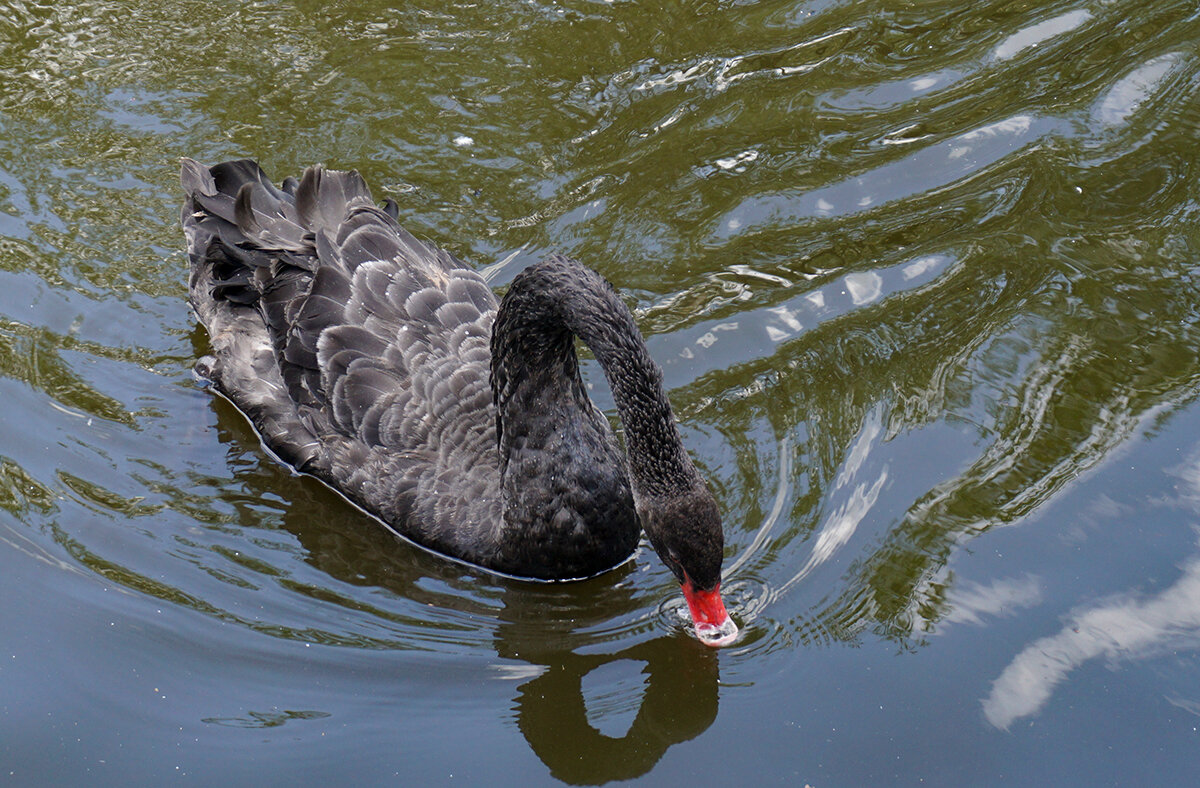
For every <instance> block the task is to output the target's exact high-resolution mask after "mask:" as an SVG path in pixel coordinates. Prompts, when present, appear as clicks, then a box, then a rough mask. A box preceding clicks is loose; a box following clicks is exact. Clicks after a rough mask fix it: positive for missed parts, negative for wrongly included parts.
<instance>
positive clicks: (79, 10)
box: [0, 0, 1200, 786]
mask: <svg viewBox="0 0 1200 788" xmlns="http://www.w3.org/2000/svg"><path fill="white" fill-rule="evenodd" d="M1197 40H1200V14H1198V13H1197V11H1196V9H1195V7H1194V4H1188V3H1182V2H1169V1H1168V0H1150V2H1142V3H1133V2H1127V1H1126V0H1114V1H1113V2H1092V3H1079V2H1057V3H1036V4H1011V3H1000V2H982V3H951V2H931V3H922V4H915V5H914V4H911V3H893V2H855V3H851V2H829V1H828V0H819V1H817V2H774V1H771V2H760V3H750V4H745V3H734V2H700V1H696V2H671V3H665V4H645V3H633V2H625V0H610V1H603V2H602V1H599V0H597V1H596V2H590V1H589V0H570V1H569V2H562V3H549V2H540V0H526V1H525V2H499V3H484V4H468V3H450V4H446V3H442V2H436V3H435V2H414V3H406V4H402V5H400V6H399V7H393V6H391V5H387V4H383V3H378V2H358V3H339V4H329V3H318V2H306V1H303V0H293V1H292V2H282V1H281V2H254V3H242V2H216V3H212V2H209V3H196V2H181V1H179V0H175V1H172V2H160V3H147V2H116V1H115V0H108V1H103V0H92V1H91V2H83V3H72V4H65V3H49V2H45V3H39V2H27V1H25V0H0V401H3V402H4V404H5V406H4V409H3V415H2V416H0V600H2V604H0V779H2V780H3V781H4V782H6V784H7V783H11V784H14V785H43V784H51V783H56V784H88V785H97V784H114V785H115V784H121V785H126V784H129V783H130V782H133V781H137V782H145V783H154V784H158V783H163V782H166V781H168V780H171V779H174V778H183V779H190V780H192V781H200V782H204V783H222V784H243V783H250V782H253V783H255V784H261V783H269V784H271V783H284V782H287V783H296V782H300V783H306V784H343V783H351V782H353V783H356V784H375V783H382V782H389V781H394V780H395V779H396V778H397V777H400V778H402V779H404V780H405V781H406V782H412V783H417V782H420V783H422V784H424V783H436V784H444V783H450V782H465V783H468V784H480V783H487V784H496V783H497V782H499V783H504V784H513V785H529V784H555V783H561V782H565V783H571V784H600V783H605V782H609V781H613V780H631V779H637V778H645V779H646V780H647V781H648V782H653V783H655V784H678V783H681V782H682V781H684V780H693V781H698V780H699V781H705V782H711V781H714V780H730V779H743V780H744V779H745V775H747V774H752V775H754V777H755V779H756V781H760V782H763V783H777V784H788V785H803V784H805V783H809V784H812V785H816V786H831V785H847V786H854V785H871V784H903V785H908V784H917V783H924V784H935V785H936V784H942V785H963V784H995V783H1000V782H1013V783H1017V784H1077V785H1108V784H1129V783H1132V784H1138V785H1147V784H1162V785H1181V784H1188V783H1190V782H1194V781H1195V780H1196V779H1197V778H1200V760H1197V758H1196V757H1195V752H1196V747H1197V744H1198V743H1200V732H1198V731H1200V670H1198V669H1197V668H1198V665H1197V662H1198V661H1200V651H1198V650H1197V644H1200V530H1198V528H1197V525H1198V523H1200V405H1198V404H1197V396H1196V395H1197V392H1200V374H1198V369H1200V367H1198V364H1197V360H1198V359H1197V356H1198V355H1200V310H1198V308H1197V304H1200V231H1198V230H1197V229H1196V227H1197V215H1198V213H1200V210H1198V208H1200V199H1198V198H1200V187H1198V185H1197V184H1200V177H1198V174H1197V172H1196V155H1195V151H1196V129H1197V128H1200V56H1198V55H1197V52H1196V48H1195V42H1196V41H1197ZM184 155H188V156H193V157H196V158H198V159H200V160H202V161H205V162H208V163H213V162H216V161H218V160H222V159H226V158H233V157H241V156H252V157H255V158H257V159H259V160H260V161H261V162H262V164H263V166H264V167H265V168H266V170H267V171H268V172H269V173H271V174H272V175H274V176H275V177H276V178H282V177H283V176H285V175H288V174H297V173H298V172H299V171H300V170H301V169H302V168H303V167H304V166H306V165H308V164H311V163H315V162H324V163H326V164H328V165H330V166H334V167H339V168H355V169H358V170H360V171H361V172H362V173H363V175H364V176H365V177H366V179H367V181H368V182H369V183H371V184H372V185H373V187H374V189H375V193H376V195H377V197H379V198H380V199H382V198H383V197H385V196H390V197H392V198H394V199H396V200H397V202H398V203H399V204H400V206H401V207H400V211H401V219H402V221H403V222H404V223H405V224H406V226H408V227H409V228H410V229H412V230H413V231H414V232H415V233H417V234H418V235H420V236H422V237H424V238H427V239H429V240H432V241H434V242H436V243H438V244H440V245H442V246H444V247H446V248H448V249H450V250H451V251H453V252H454V253H455V254H457V255H459V256H460V257H462V258H463V259H465V260H467V261H469V262H470V263H471V264H472V265H474V266H476V267H478V268H479V269H480V270H483V271H485V272H486V274H487V276H488V277H489V278H490V281H492V282H493V283H494V284H495V285H496V286H497V287H500V288H502V287H503V286H504V285H505V284H506V283H507V282H508V281H509V280H511V278H512V277H513V276H514V275H515V274H516V273H517V272H518V271H520V270H521V269H522V268H523V267H524V266H526V265H528V264H529V263H531V262H533V261H535V260H537V259H540V258H541V257H542V256H543V255H545V254H547V253H549V252H552V251H561V252H565V253H568V254H570V255H573V256H575V257H577V258H579V259H580V260H583V261H584V262H586V263H588V264H589V265H591V266H593V267H595V268H597V269H598V270H600V271H601V272H602V273H603V274H605V275H606V276H607V277H608V278H609V279H611V280H612V281H613V282H614V283H616V284H617V285H618V286H619V287H620V288H621V290H622V292H623V293H624V294H625V295H626V297H627V300H628V303H630V305H631V306H632V307H633V308H634V310H635V313H636V315H637V317H638V321H639V324H640V325H641V326H642V329H643V332H644V333H645V334H646V336H647V340H648V343H649V345H650V348H651V352H652V353H653V354H654V355H655V357H656V358H657V359H658V360H659V361H660V362H661V363H662V365H663V367H664V372H665V375H666V380H667V384H668V386H669V388H670V396H671V399H672V401H673V403H674V405H675V408H676V412H677V415H678V416H679V419H680V421H681V424H682V427H683V432H684V438H685V441H686V443H687V444H688V447H689V449H690V450H691V452H692V455H693V457H694V458H695V460H696V462H697V464H698V465H699V466H700V467H701V468H702V469H703V471H704V473H705V474H706V475H707V477H708V478H709V480H710V482H711V484H712V487H713V490H714V492H715V494H716V495H717V497H718V500H719V502H720V504H721V506H722V509H723V512H724V515H725V522H726V532H727V555H726V569H727V577H726V587H727V589H728V595H729V602H730V604H731V609H732V612H733V615H734V617H735V619H737V620H738V622H739V623H740V624H741V626H742V629H743V635H742V637H741V639H740V640H739V641H738V642H737V643H735V644H734V645H733V646H731V647H729V648H725V649H722V650H720V651H713V650H709V649H706V648H704V647H703V646H701V645H699V644H698V643H696V642H695V641H694V640H692V639H691V638H690V636H689V635H688V633H687V631H686V629H685V622H684V621H683V620H682V619H681V617H680V608H681V605H682V599H681V597H680V596H679V595H678V593H677V590H676V587H675V585H674V583H673V580H672V578H671V576H670V573H669V572H668V571H667V570H666V569H665V567H663V565H662V564H661V563H660V562H659V561H658V560H657V559H656V558H655V557H654V556H653V554H652V553H651V552H650V551H649V550H648V549H646V548H645V547H643V549H641V550H640V551H639V553H638V555H637V556H636V557H635V559H634V560H633V561H631V562H629V563H627V564H626V565H624V566H622V567H621V568H619V569H617V570H615V571H613V572H610V573H608V574H606V575H604V576H602V577H599V578H595V579H592V580H589V581H587V582H582V583H574V584H561V585H547V584H530V583H522V582H519V581H514V580H507V579H504V578H499V577H495V576H492V575H489V574H487V573H484V572H481V571H477V570H474V569H471V568H469V567H465V566H462V565H460V564H456V563H452V562H448V561H445V560H443V559H440V558H438V557H436V556H433V555H431V554H429V553H426V552H424V551H422V550H420V549H418V548H415V547H413V546H411V545H408V544H406V543H403V542H400V541H397V540H396V539H394V538H393V537H391V536H390V535H388V534H387V533H386V532H385V531H383V529H382V528H381V527H380V526H379V525H378V524H376V523H374V522H373V521H372V520H370V519H369V518H367V517H366V516H364V515H363V514H361V513H360V512H358V511H357V510H355V509H353V508H352V507H350V506H348V505H347V504H346V503H345V502H343V501H342V500H341V499H340V498H338V496H336V495H335V494H334V493H332V492H330V491H329V490H327V489H325V488H324V487H323V486H322V485H320V484H319V483H317V482H315V481H313V480H312V479H308V478H303V477H299V476H295V475H293V474H291V473H290V472H289V471H288V470H287V469H286V468H283V467H281V466H279V465H277V464H276V463H275V462H273V461H272V460H271V458H270V457H269V456H267V455H266V454H265V453H264V452H263V450H262V449H261V447H260V446H259V443H258V439H257V437H256V436H255V434H254V433H253V431H252V430H251V429H250V428H249V427H248V425H247V424H246V422H245V421H244V420H243V419H242V418H241V417H240V416H239V415H238V414H237V412H236V411H235V410H233V408H232V407H231V406H230V405H229V404H228V403H226V402H225V401H223V400H222V399H220V398H219V397H217V396H215V395H214V393H213V392H211V391H209V390H206V389H205V388H204V387H203V386H201V385H200V384H199V383H198V382H197V381H196V380H195V378H194V377H193V375H192V373H191V366H192V364H193V362H194V361H195V359H196V358H197V357H198V356H199V355H202V354H203V353H205V352H206V350H207V338H206V337H205V335H204V333H203V331H201V330H199V329H197V328H196V327H195V325H194V322H193V320H192V317H191V315H190V314H189V311H188V308H187V305H186V287H185V284H186V271H185V268H186V263H185V259H184V256H183V254H182V235H181V232H180V231H179V229H178V226H177V218H178V205H179V201H180V195H179V193H178V186H177V180H176V178H177V168H178V160H179V158H180V157H181V156H184ZM584 372H585V376H586V378H587V380H588V382H589V383H590V384H591V385H592V387H593V394H594V397H595V399H596V400H597V402H598V403H600V405H601V406H602V407H603V408H605V409H606V410H607V411H608V412H609V413H612V412H613V410H612V400H611V396H610V394H609V393H608V391H607V389H606V387H605V384H604V382H603V375H602V374H601V373H600V370H599V369H598V368H597V366H596V365H595V363H594V362H593V361H590V360H589V361H586V362H585V369H584ZM1150 760H1152V761H1153V767H1152V768H1151V769H1150V771H1149V772H1148V771H1147V769H1148V767H1149V763H1150Z"/></svg>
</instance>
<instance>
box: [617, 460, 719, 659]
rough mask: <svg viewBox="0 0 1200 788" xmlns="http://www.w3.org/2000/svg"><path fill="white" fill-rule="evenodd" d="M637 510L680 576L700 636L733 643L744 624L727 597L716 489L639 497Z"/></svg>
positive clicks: (716, 643)
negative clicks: (723, 586)
mask: <svg viewBox="0 0 1200 788" xmlns="http://www.w3.org/2000/svg"><path fill="white" fill-rule="evenodd" d="M637 508H638V514H639V515H640V516H641V520H642V528H644V529H645V531H646V535H647V536H648V537H649V538H650V544H651V545H652V546H653V547H654V551H655V552H656V553H658V555H659V557H660V558H662V560H663V563H665V564H666V565H667V566H668V567H669V568H670V569H671V571H672V572H673V573H674V574H675V577H676V578H677V579H678V580H679V585H680V586H681V587H682V589H683V597H684V599H686V600H687V605H688V610H689V611H690V612H691V614H692V623H693V624H695V627H696V637H697V638H699V639H700V642H702V643H704V644H706V645H709V646H724V645H727V644H729V643H732V642H733V640H734V638H736V637H737V633H738V628H737V624H734V623H733V619H732V618H730V617H729V613H727V612H726V611H725V603H724V602H723V601H721V560H722V558H723V557H724V550H725V534H724V532H723V531H722V530H721V513H720V511H719V510H718V509H717V502H716V501H715V500H713V497H712V493H710V492H709V491H708V488H707V487H705V486H704V485H703V483H701V484H700V485H698V486H697V487H693V488H692V489H690V490H688V491H687V492H686V493H683V494H678V495H669V496H664V497H657V496H656V497H653V498H650V499H648V500H639V501H638V507H637Z"/></svg>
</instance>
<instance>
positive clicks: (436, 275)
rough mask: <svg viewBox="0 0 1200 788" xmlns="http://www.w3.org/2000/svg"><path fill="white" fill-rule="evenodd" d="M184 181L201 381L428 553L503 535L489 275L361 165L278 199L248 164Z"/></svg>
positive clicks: (288, 187)
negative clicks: (430, 236) (368, 177)
mask: <svg viewBox="0 0 1200 788" xmlns="http://www.w3.org/2000/svg"><path fill="white" fill-rule="evenodd" d="M182 181H183V184H184V188H185V190H187V192H188V200H187V202H186V203H185V206H184V217H183V223H184V227H185V229H186V230H187V234H188V239H189V253H190V257H191V261H192V266H193V274H192V285H191V294H192V302H193V304H194V305H195V308H196V311H197V313H198V315H199V316H200V318H201V320H202V321H203V322H204V323H205V325H206V326H207V328H208V329H209V333H210V336H211V337H212V341H213V347H214V354H215V356H216V361H215V363H214V364H212V368H211V370H208V369H206V370H204V371H205V372H206V374H209V375H210V376H211V377H212V378H213V379H214V380H215V381H216V382H217V384H218V385H219V386H220V387H221V388H222V390H223V391H225V393H226V394H227V395H229V396H230V397H231V399H233V400H234V402H235V404H237V405H238V406H239V407H240V408H241V409H242V410H243V411H245V412H246V413H247V415H248V416H250V418H251V420H252V421H254V423H255V425H256V426H257V427H258V428H259V431H260V433H261V434H262V435H263V437H264V441H265V442H266V443H267V445H268V447H269V448H271V449H272V450H273V451H275V452H276V453H277V454H279V455H280V456H281V457H282V458H283V459H285V460H287V461H288V462H291V463H292V464H294V465H296V467H297V468H298V469H300V470H304V471H307V472H311V473H314V474H315V475H317V476H319V477H321V478H323V479H325V480H326V481H328V482H330V483H331V484H333V485H334V486H335V487H337V488H338V489H339V490H340V491H341V492H343V493H344V494H346V495H347V496H348V497H350V498H352V499H353V500H355V501H356V502H357V503H359V504H361V505H363V506H364V507H366V508H368V509H369V510H371V511H373V512H375V513H376V514H379V515H380V516H382V517H383V518H384V519H385V520H388V521H389V522H391V523H392V524H393V525H395V526H396V527H397V528H398V529H399V530H401V531H402V532H404V533H405V534H406V535H409V536H411V537H413V538H416V539H417V540H418V541H422V542H424V543H426V544H430V545H431V546H433V547H437V548H439V549H444V550H447V551H450V552H456V551H457V552H460V553H461V550H456V549H455V548H454V547H453V545H450V544H448V543H447V540H456V539H459V538H461V531H462V530H463V527H464V523H465V524H466V525H467V526H471V524H472V523H473V524H474V525H473V526H471V527H481V528H482V527H484V523H483V521H484V520H487V519H489V518H490V519H491V520H492V522H491V523H490V526H489V527H494V526H498V519H499V510H498V493H497V491H496V488H497V486H498V472H497V471H496V459H495V432H494V429H495V428H494V413H493V410H492V402H491V391H490V385H489V382H488V374H489V372H488V359H489V348H488V338H489V336H490V333H491V324H492V320H493V318H494V316H495V310H496V299H495V296H494V295H493V294H492V292H491V290H490V288H488V286H487V285H486V284H485V283H484V282H483V280H482V279H481V278H480V277H479V276H478V275H477V274H475V273H474V272H473V271H470V270H468V269H466V268H464V267H463V266H462V263H460V262H459V261H458V260H457V259H455V258H454V257H453V256H452V255H450V254H449V253H447V252H444V251H442V250H439V249H437V248H436V247H433V246H431V245H429V244H425V243H423V242H421V241H419V240H417V239H416V238H414V237H413V236H412V235H411V234H409V233H408V232H407V231H405V230H404V229H403V228H401V227H400V226H399V225H398V224H397V223H396V220H395V219H394V218H393V215H392V211H394V208H391V206H388V207H389V208H391V210H381V209H379V208H377V207H376V206H375V204H374V201H373V200H372V198H371V195H370V192H369V190H368V189H367V186H366V184H365V183H364V182H363V181H362V179H361V178H360V177H359V176H358V174H357V173H344V172H334V171H327V170H322V169H320V168H312V169H309V170H308V171H307V172H306V173H305V174H304V177H303V178H302V179H301V181H300V182H299V183H296V182H294V181H293V182H291V183H287V182H285V184H284V187H283V188H282V189H280V188H276V187H275V186H273V185H272V184H271V183H270V181H269V180H267V178H266V177H265V176H264V175H263V174H262V171H261V170H260V169H259V168H258V166H257V165H256V164H254V163H253V162H249V161H241V162H231V163H228V164H225V165H218V166H216V167H213V168H212V169H211V170H209V169H208V168H205V167H203V166H201V165H199V164H196V163H195V162H191V161H190V160H188V161H185V162H184V167H183V175H182ZM414 528H415V529H417V530H415V531H414ZM476 541H478V539H476ZM467 557H469V556H467Z"/></svg>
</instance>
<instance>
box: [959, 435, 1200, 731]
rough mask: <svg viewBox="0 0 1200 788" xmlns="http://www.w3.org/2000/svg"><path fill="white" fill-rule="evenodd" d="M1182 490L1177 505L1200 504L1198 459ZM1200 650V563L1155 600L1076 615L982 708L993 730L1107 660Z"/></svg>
mask: <svg viewBox="0 0 1200 788" xmlns="http://www.w3.org/2000/svg"><path fill="white" fill-rule="evenodd" d="M1176 474H1177V475H1179V476H1180V477H1182V479H1183V480H1184V482H1185V487H1186V488H1187V489H1185V490H1184V491H1183V493H1182V494H1181V496H1180V498H1179V502H1180V503H1181V504H1186V505H1190V507H1191V508H1193V509H1196V508H1200V507H1198V506H1197V505H1198V503H1200V457H1197V458H1194V459H1193V461H1192V462H1191V463H1190V464H1189V465H1187V466H1186V467H1184V468H1182V469H1179V470H1177V471H1176ZM1197 647H1200V556H1197V557H1193V558H1192V559H1191V560H1189V561H1188V562H1187V563H1186V564H1185V565H1184V567H1183V572H1182V574H1181V576H1180V577H1179V579H1178V580H1176V581H1175V583H1174V584H1173V585H1171V586H1170V587H1168V588H1166V589H1164V590H1163V591H1161V592H1160V593H1158V594H1157V595H1154V596H1149V597H1146V596H1139V595H1133V594H1129V595H1123V596H1120V597H1117V598H1115V599H1110V600H1107V601H1106V602H1104V603H1103V604H1100V605H1097V606H1095V607H1092V608H1090V609H1088V610H1085V611H1083V612H1081V613H1079V614H1077V615H1075V616H1074V617H1073V618H1072V619H1071V620H1070V621H1069V622H1068V623H1067V624H1066V626H1064V627H1063V628H1062V629H1061V630H1060V631H1059V632H1058V633H1057V634H1055V635H1051V636H1049V637H1044V638H1039V639H1038V640H1035V641H1034V642H1032V643H1030V644H1029V645H1028V646H1026V647H1025V648H1024V649H1023V650H1022V651H1021V652H1020V653H1019V654H1017V656H1016V657H1015V658H1014V659H1013V660H1012V662H1010V663H1009V664H1008V667H1006V668H1005V669H1004V670H1003V671H1002V672H1001V673H1000V676H999V677H998V678H997V679H996V681H995V682H994V683H993V684H992V690H991V692H990V693H989V694H988V696H987V698H985V699H984V700H983V714H984V717H985V718H986V719H987V721H988V722H990V723H991V724H992V725H995V726H996V727H997V728H1005V729H1006V728H1008V727H1009V726H1010V725H1011V724H1012V723H1013V722H1014V721H1015V720H1017V719H1019V718H1021V717H1027V716H1029V715H1031V714H1036V713H1037V712H1038V711H1040V710H1041V709H1042V707H1043V706H1045V705H1046V703H1047V702H1048V701H1049V700H1050V696H1051V695H1052V694H1053V692H1054V688H1055V687H1056V686H1058V685H1059V684H1060V683H1062V682H1063V681H1064V680H1065V679H1066V678H1067V676H1068V675H1069V674H1070V673H1071V671H1073V670H1075V669H1076V668H1078V667H1080V666H1081V665H1083V664H1084V663H1086V662H1088V661H1090V660H1093V659H1096V658H1097V657H1104V658H1107V659H1108V660H1110V661H1118V660H1123V659H1141V658H1145V657H1148V656H1154V655H1157V654H1162V653H1164V652H1167V651H1171V650H1175V649H1194V648H1197Z"/></svg>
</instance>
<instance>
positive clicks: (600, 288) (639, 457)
mask: <svg viewBox="0 0 1200 788" xmlns="http://www.w3.org/2000/svg"><path fill="white" fill-rule="evenodd" d="M574 337H579V338H580V339H581V340H583V342H584V343H585V344H587V346H588V347H589V348H591V350H592V352H593V353H594V354H595V356H596V359H597V360H598V361H599V362H600V366H601V367H603V369H604V375H605V377H606V378H607V379H608V384H609V386H610V387H611V389H612V392H613V399H614V400H615V401H616V405H617V413H618V414H619V415H620V417H621V423H622V425H623V426H624V429H625V443H626V449H627V452H628V459H629V471H630V475H631V477H632V483H633V492H634V496H635V498H639V497H645V496H655V497H660V496H665V495H667V494H670V493H672V492H676V493H677V492H682V491H685V490H688V489H691V488H693V487H694V486H695V485H696V484H697V483H700V479H699V475H698V474H697V472H696V469H695V467H694V466H693V465H692V461H691V459H690V458H689V457H688V454H687V451H686V450H685V449H684V448H683V443H682V441H681V440H680V437H679V430H678V428H677V427H676V424H675V416H674V414H673V413H672V411H671V404H670V402H669V401H668V400H667V397H666V394H665V393H664V391H663V385H662V371H661V370H660V369H659V367H658V365H657V364H655V363H654V360H653V359H651V358H650V354H649V353H648V352H647V350H646V344H645V342H644V341H643V340H642V336H641V334H640V333H639V331H638V329H637V325H636V324H635V323H634V320H633V315H631V314H630V313H629V309H628V308H627V307H626V306H625V304H624V303H623V302H622V301H621V298H620V296H619V295H618V294H617V292H616V291H615V290H614V289H613V287H612V285H610V284H609V283H608V281H607V280H605V279H604V278H603V277H602V276H600V275H599V274H597V273H596V272H594V271H592V270H591V269H589V268H586V267H584V266H582V265H580V264H579V263H576V262H574V261H572V260H569V259H567V258H564V257H559V256H554V257H551V258H549V259H547V260H546V261H544V262H542V263H539V264H538V265H536V266H533V267H531V268H528V269H526V270H525V271H524V272H522V273H521V274H520V275H519V276H518V277H517V278H516V279H514V280H513V283H512V285H511V287H510V288H509V291H508V293H507V294H506V295H505V297H504V301H503V303H502V304H501V305H500V311H499V313H498V314H497V316H496V323H495V326H494V328H493V330H492V392H493V395H494V397H495V401H496V406H497V411H498V412H497V418H498V420H499V423H498V424H497V427H498V433H499V435H500V441H501V451H502V452H503V451H504V448H505V435H504V431H505V430H506V429H509V424H510V423H519V422H520V421H522V420H523V419H525V418H528V415H529V414H528V410H527V409H528V408H529V407H531V406H533V405H534V402H535V400H534V394H535V393H536V392H537V391H538V390H540V391H542V392H543V393H544V392H545V391H546V386H547V384H550V385H552V386H553V385H555V384H557V387H558V388H559V390H560V394H559V397H560V398H561V397H562V396H569V397H570V399H572V400H574V404H576V405H578V406H579V407H584V408H587V409H588V410H590V408H591V405H590V403H589V401H588V398H587V394H586V392H585V390H584V388H583V384H582V382H581V381H580V379H579V371H578V362H577V360H576V356H575V348H574ZM516 370H521V372H522V374H516ZM547 378H551V379H553V380H547ZM541 402H542V406H543V407H544V406H545V400H544V398H543V399H542V400H541ZM563 404H566V403H563ZM551 407H553V405H551ZM539 415H540V414H539Z"/></svg>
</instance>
